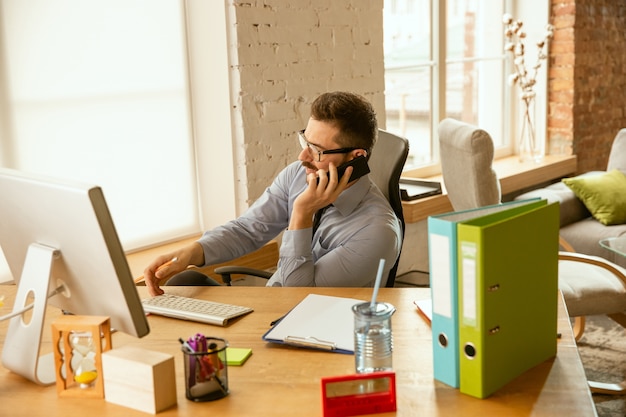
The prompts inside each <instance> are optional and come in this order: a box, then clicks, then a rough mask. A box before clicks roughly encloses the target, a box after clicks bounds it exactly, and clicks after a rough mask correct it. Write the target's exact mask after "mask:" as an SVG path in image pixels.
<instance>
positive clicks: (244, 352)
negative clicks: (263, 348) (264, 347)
mask: <svg viewBox="0 0 626 417" xmlns="http://www.w3.org/2000/svg"><path fill="white" fill-rule="evenodd" d="M250 355H252V349H249V348H235V347H230V346H229V347H227V348H226V363H227V364H228V365H231V366H240V365H243V364H244V362H245V361H246V360H247V359H248V358H249V357H250Z"/></svg>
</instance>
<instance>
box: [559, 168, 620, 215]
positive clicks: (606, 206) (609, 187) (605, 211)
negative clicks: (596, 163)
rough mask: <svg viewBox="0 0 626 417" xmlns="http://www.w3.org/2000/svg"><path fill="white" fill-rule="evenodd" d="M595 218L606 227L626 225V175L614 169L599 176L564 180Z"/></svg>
mask: <svg viewBox="0 0 626 417" xmlns="http://www.w3.org/2000/svg"><path fill="white" fill-rule="evenodd" d="M563 182H564V183H565V185H567V186H568V187H569V188H571V190H572V191H573V192H574V194H576V197H578V198H579V199H580V200H581V201H582V202H583V203H584V204H585V206H586V207H587V209H588V210H589V211H590V212H591V214H592V215H593V217H595V218H596V219H597V220H598V221H599V222H600V223H602V224H605V225H611V224H622V223H626V175H624V173H623V172H621V171H619V170H617V169H614V170H612V171H610V172H607V173H604V174H598V175H589V176H582V177H575V178H564V179H563Z"/></svg>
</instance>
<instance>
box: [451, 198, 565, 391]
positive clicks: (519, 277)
mask: <svg viewBox="0 0 626 417" xmlns="http://www.w3.org/2000/svg"><path fill="white" fill-rule="evenodd" d="M457 233H458V269H459V275H458V278H459V349H460V364H459V374H460V391H461V392H462V393H465V394H468V395H471V396H474V397H477V398H486V397H488V396H489V395H491V394H492V393H494V392H495V391H497V390H498V389H499V388H501V387H502V386H504V385H505V384H506V383H508V382H509V381H511V380H512V379H514V378H516V377H517V376H519V375H521V374H522V373H524V372H525V371H527V370H528V369H530V368H532V367H534V366H535V365H538V364H539V363H541V362H543V361H545V360H547V359H549V358H551V357H554V356H555V355H556V342H557V300H558V298H557V297H558V269H557V267H558V248H559V243H558V235H559V207H558V204H557V203H554V204H547V202H546V201H545V200H539V201H537V202H534V203H531V204H527V205H523V206H520V207H515V208H512V209H509V210H505V211H501V212H497V213H494V214H490V215H486V216H483V217H480V218H477V219H474V220H471V221H468V222H465V223H460V224H459V225H458V229H457Z"/></svg>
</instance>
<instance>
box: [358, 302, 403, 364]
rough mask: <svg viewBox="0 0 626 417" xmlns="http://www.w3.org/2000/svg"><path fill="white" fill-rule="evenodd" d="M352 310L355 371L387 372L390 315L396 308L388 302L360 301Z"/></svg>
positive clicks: (391, 348)
mask: <svg viewBox="0 0 626 417" xmlns="http://www.w3.org/2000/svg"><path fill="white" fill-rule="evenodd" d="M352 311H353V312H354V359H355V368H356V372H357V373H359V374H362V373H370V372H378V371H391V370H392V369H393V368H392V351H393V339H392V334H391V316H392V315H393V313H394V312H395V311H396V308H395V307H394V306H392V305H391V304H389V303H374V306H371V303H369V302H367V303H360V304H356V305H354V306H353V307H352Z"/></svg>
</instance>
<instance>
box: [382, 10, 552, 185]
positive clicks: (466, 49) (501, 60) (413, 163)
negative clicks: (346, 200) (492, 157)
mask: <svg viewBox="0 0 626 417" xmlns="http://www.w3.org/2000/svg"><path fill="white" fill-rule="evenodd" d="M520 3H521V2H520ZM527 3H528V4H527V5H523V6H522V5H515V4H514V2H506V1H505V2H484V1H480V0H385V3H384V12H383V15H384V36H385V39H384V48H385V94H386V99H385V100H386V116H387V129H389V130H390V131H392V132H394V133H398V134H400V135H403V136H406V137H407V138H408V139H409V141H410V142H411V151H410V154H409V158H408V160H407V165H406V168H420V173H422V174H423V175H434V174H436V173H437V172H438V167H437V163H438V159H439V156H438V148H439V147H438V143H437V125H438V122H439V120H441V119H443V118H445V117H453V118H456V119H459V120H462V121H465V122H467V123H471V124H474V125H477V126H480V127H481V128H483V129H485V130H486V131H488V132H489V133H490V134H491V136H492V138H493V140H494V142H495V146H496V155H497V156H504V155H507V154H511V153H512V152H514V150H515V143H512V142H514V141H511V140H510V138H512V137H514V136H515V135H514V134H513V132H514V129H515V127H514V124H513V123H512V121H511V117H510V115H511V114H512V112H513V111H515V108H514V107H515V106H508V105H506V103H512V100H511V94H512V93H513V92H512V90H511V89H510V88H509V87H508V85H507V74H508V72H507V65H508V57H507V56H505V54H504V51H503V45H504V38H503V25H502V16H503V14H504V13H507V12H508V13H512V14H514V13H515V12H513V11H512V10H516V11H517V13H519V14H520V16H519V18H523V12H524V10H522V8H523V7H524V8H527V9H529V10H530V9H531V8H532V7H534V6H537V4H538V3H542V4H543V3H546V2H545V0H536V1H533V2H527ZM513 6H517V9H515V8H514V7H513ZM537 16H539V15H538V14H537V15H535V16H534V17H533V20H534V21H538V20H540V19H537ZM546 22H547V20H546ZM544 91H545V86H544ZM544 95H545V94H544Z"/></svg>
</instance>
